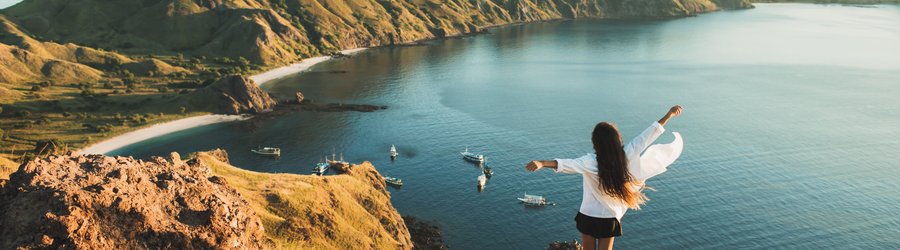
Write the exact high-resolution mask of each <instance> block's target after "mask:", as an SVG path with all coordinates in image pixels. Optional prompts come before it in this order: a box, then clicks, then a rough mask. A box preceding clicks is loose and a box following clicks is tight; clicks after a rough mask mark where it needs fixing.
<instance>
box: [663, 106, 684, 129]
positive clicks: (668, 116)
mask: <svg viewBox="0 0 900 250" xmlns="http://www.w3.org/2000/svg"><path fill="white" fill-rule="evenodd" d="M683 109H684V108H682V107H681V105H675V106H674V107H672V108H670V109H669V112H668V113H666V115H664V116H663V117H662V119H659V125H661V126H666V123H667V122H669V119H671V118H672V117H676V116H679V115H681V110H683Z"/></svg>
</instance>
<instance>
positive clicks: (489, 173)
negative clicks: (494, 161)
mask: <svg viewBox="0 0 900 250" xmlns="http://www.w3.org/2000/svg"><path fill="white" fill-rule="evenodd" d="M481 171H482V173H484V176H486V177H487V178H491V176H494V169H491V167H488V166H484V168H483V169H482V170H481Z"/></svg>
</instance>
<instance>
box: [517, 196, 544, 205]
mask: <svg viewBox="0 0 900 250" xmlns="http://www.w3.org/2000/svg"><path fill="white" fill-rule="evenodd" d="M517 199H519V201H521V202H522V203H525V205H526V206H543V205H547V200H546V199H544V197H543V196H540V195H529V194H528V193H525V197H522V198H517Z"/></svg>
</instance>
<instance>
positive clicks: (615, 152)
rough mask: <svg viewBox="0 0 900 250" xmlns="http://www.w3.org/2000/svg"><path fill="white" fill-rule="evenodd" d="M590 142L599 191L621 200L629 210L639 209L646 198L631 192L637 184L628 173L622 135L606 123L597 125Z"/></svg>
mask: <svg viewBox="0 0 900 250" xmlns="http://www.w3.org/2000/svg"><path fill="white" fill-rule="evenodd" d="M591 142H593V144H594V152H595V153H596V154H597V169H598V172H597V176H598V177H599V178H600V187H599V188H600V190H602V191H603V193H605V194H607V195H609V196H611V197H613V198H616V199H619V200H621V201H622V202H624V203H625V204H626V205H628V207H629V208H633V209H638V208H640V205H641V204H644V202H646V200H647V197H646V196H644V195H643V194H642V193H641V190H633V189H632V187H631V185H632V184H638V183H635V180H634V177H632V176H631V174H630V173H629V172H628V158H627V157H626V156H625V149H624V147H623V145H622V135H621V134H619V130H618V129H617V128H616V125H615V124H612V123H608V122H601V123H598V124H597V126H596V127H594V132H593V133H592V134H591ZM641 184H642V183H641Z"/></svg>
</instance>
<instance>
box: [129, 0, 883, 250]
mask: <svg viewBox="0 0 900 250" xmlns="http://www.w3.org/2000/svg"><path fill="white" fill-rule="evenodd" d="M898 24H900V7H898V6H877V7H874V8H861V7H852V6H840V5H805V4H760V5H758V7H757V8H756V9H753V10H745V11H728V12H718V13H711V14H704V15H700V16H698V17H695V18H685V19H676V20H666V21H643V22H621V21H598V20H583V21H582V20H579V21H561V22H549V23H537V24H527V25H518V26H511V27H505V28H501V29H497V30H494V31H493V32H492V33H491V34H488V35H482V36H477V37H471V38H466V39H450V40H445V41H436V42H432V43H431V44H429V45H427V46H416V47H403V48H382V49H373V50H369V51H367V52H364V53H362V54H359V55H357V56H354V57H353V58H350V59H344V60H336V61H331V62H327V63H324V64H321V65H319V66H316V67H315V68H314V69H313V71H312V72H309V73H305V74H302V75H301V76H294V77H288V78H285V79H282V80H280V81H277V82H274V83H272V84H268V85H267V86H265V88H266V89H267V90H268V91H270V92H273V93H276V94H278V95H281V96H285V97H287V96H290V95H291V94H292V93H293V92H294V91H295V90H298V89H300V90H302V91H303V92H304V93H305V94H306V96H307V97H308V98H310V99H315V100H318V101H320V102H344V103H368V104H379V105H387V106H389V107H390V108H389V109H388V110H385V111H379V112H376V113H311V112H301V113H295V114H290V115H287V116H284V117H280V118H278V119H272V120H267V121H264V122H262V123H260V124H259V125H258V126H257V127H255V128H248V127H246V126H240V125H236V124H223V125H214V126H209V127H203V128H197V129H193V130H189V131H185V132H181V133H176V134H172V135H168V136H163V137H159V138H156V139H154V140H151V141H147V142H144V143H140V144H138V145H133V146H130V147H128V148H124V149H121V150H119V151H117V152H115V153H117V154H124V155H136V156H139V157H146V156H148V155H165V154H167V152H170V151H172V150H176V151H179V152H181V153H188V152H194V151H199V150H207V149H211V148H217V147H220V148H225V149H227V150H228V151H229V152H230V153H231V159H232V161H233V163H234V164H235V165H237V166H242V167H244V168H247V169H251V170H257V171H267V172H295V173H301V174H306V173H309V171H310V170H311V169H312V167H313V166H314V163H315V162H316V161H318V160H319V158H320V156H321V155H324V154H330V152H331V150H332V147H335V148H337V149H338V151H341V150H343V152H344V154H345V155H346V157H347V159H348V160H351V161H354V162H359V161H363V160H369V161H372V162H373V163H374V164H375V165H376V167H377V168H378V169H379V171H381V172H382V174H384V175H387V176H393V177H399V178H402V179H403V181H404V183H405V186H404V187H403V188H402V189H391V193H392V200H393V203H394V205H395V206H396V207H397V209H398V210H399V211H400V212H401V213H402V214H407V215H415V216H418V217H422V218H425V219H429V220H433V221H436V222H437V223H438V224H439V225H440V226H441V227H442V229H443V231H444V235H445V238H446V241H447V242H448V243H449V244H450V246H451V247H452V248H456V249H543V248H545V247H546V246H547V244H548V243H550V242H552V241H554V240H571V239H574V238H577V237H579V234H578V232H577V230H576V229H575V225H574V221H573V218H574V216H575V213H576V212H577V210H578V207H579V204H580V198H581V183H580V182H581V178H580V177H579V176H575V175H557V174H554V173H551V172H550V171H543V172H539V173H526V172H525V171H524V170H523V169H522V167H523V165H524V163H526V162H527V161H529V160H531V159H549V158H554V157H578V156H581V155H583V154H584V153H587V152H589V151H590V150H591V147H590V139H589V135H590V130H591V129H592V128H593V125H594V124H595V123H597V122H599V121H614V122H616V123H617V124H618V125H619V126H620V128H621V130H622V131H623V133H624V134H625V136H626V137H631V136H634V135H636V134H637V133H638V132H640V131H641V130H642V129H644V128H645V127H646V126H648V125H649V124H650V123H651V122H652V121H654V120H656V119H658V118H659V116H661V115H662V114H663V113H664V112H665V110H666V109H667V108H668V107H669V106H670V105H672V104H682V105H684V107H685V113H684V115H683V116H682V117H679V118H676V119H675V120H673V121H672V122H671V123H670V125H669V126H668V130H669V131H678V132H681V133H682V134H683V136H684V139H685V142H686V151H685V152H684V154H683V156H682V158H681V159H680V160H679V161H678V162H676V163H675V164H674V165H673V166H671V167H670V170H669V171H668V172H666V173H665V174H663V175H660V176H658V177H656V178H655V179H651V180H650V181H649V184H650V185H651V186H653V187H655V188H656V189H657V191H656V192H650V193H649V196H650V198H651V199H652V200H651V201H650V202H649V203H648V204H647V205H646V206H645V207H644V209H643V210H640V211H630V212H629V213H628V214H626V216H625V218H624V220H623V225H624V236H623V237H620V238H618V239H616V245H617V247H619V248H621V249H681V248H691V249H732V248H766V249H767V248H789V249H796V248H804V249H809V248H839V249H845V248H863V249H873V248H881V249H897V248H900V216H898V214H900V181H898V180H900V163H898V162H900V155H898V152H900V129H898V128H900V25H898ZM342 71H346V72H342ZM672 139H673V137H672V136H671V135H670V134H667V135H665V136H663V138H661V139H660V141H659V142H668V141H670V140H672ZM391 144H396V145H397V147H398V149H399V151H400V154H401V156H400V158H399V160H397V161H396V162H391V161H390V159H389V158H388V148H389V147H390V145H391ZM256 145H269V146H278V147H281V148H282V150H283V152H285V155H284V156H283V157H282V158H281V159H280V160H269V159H264V158H259V157H255V156H253V155H251V154H250V153H249V151H248V150H249V149H250V148H251V147H255V146H256ZM466 146H468V147H469V148H470V149H471V150H473V151H477V152H482V153H484V154H486V155H487V157H488V161H489V162H490V163H491V165H492V167H493V168H494V170H495V173H496V174H495V176H494V177H493V178H492V179H491V180H490V181H489V182H488V184H487V187H486V189H485V190H484V191H483V192H478V190H477V189H476V177H477V176H478V175H479V171H478V169H477V168H476V167H475V166H474V165H471V164H468V163H466V162H464V161H462V160H461V159H460V157H459V155H458V152H459V151H461V150H463V149H464V148H465V147H466ZM523 192H528V193H529V194H541V195H545V196H546V197H547V198H548V199H549V200H550V201H552V202H555V203H557V204H558V205H557V206H552V207H545V208H540V209H531V208H525V207H523V206H522V205H521V204H518V203H517V202H516V200H515V198H516V197H519V196H521V195H522V193H523Z"/></svg>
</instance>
